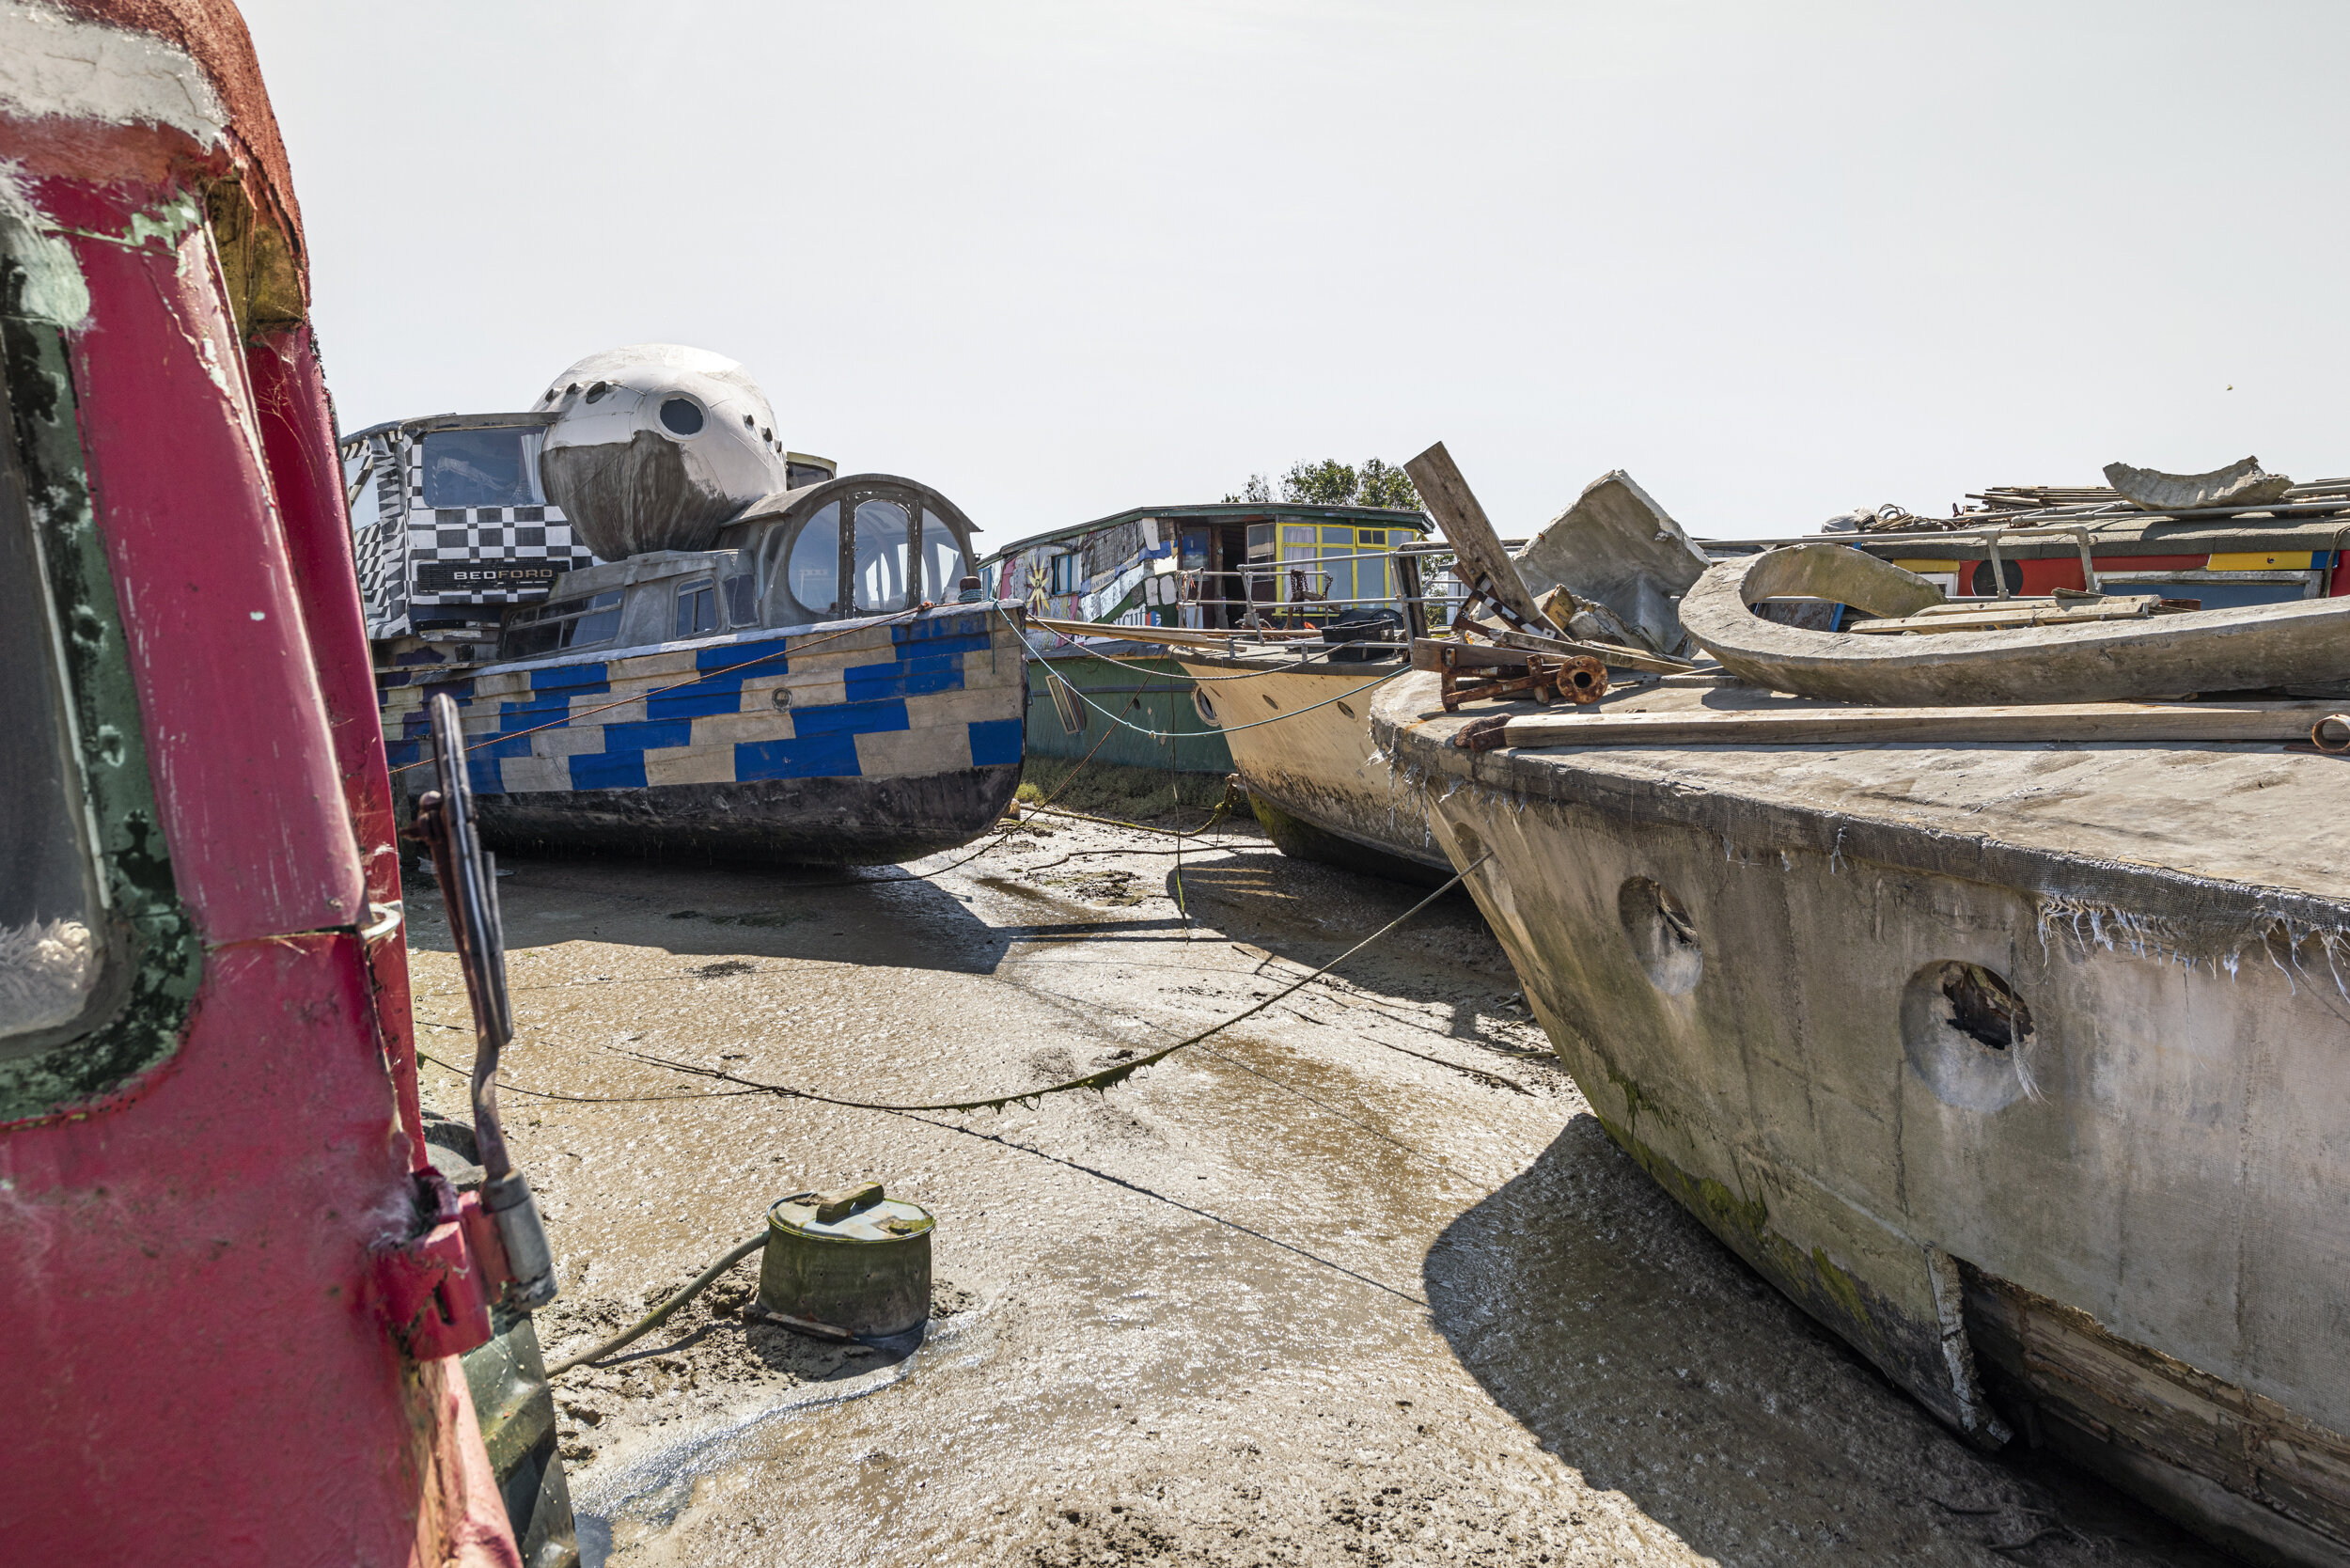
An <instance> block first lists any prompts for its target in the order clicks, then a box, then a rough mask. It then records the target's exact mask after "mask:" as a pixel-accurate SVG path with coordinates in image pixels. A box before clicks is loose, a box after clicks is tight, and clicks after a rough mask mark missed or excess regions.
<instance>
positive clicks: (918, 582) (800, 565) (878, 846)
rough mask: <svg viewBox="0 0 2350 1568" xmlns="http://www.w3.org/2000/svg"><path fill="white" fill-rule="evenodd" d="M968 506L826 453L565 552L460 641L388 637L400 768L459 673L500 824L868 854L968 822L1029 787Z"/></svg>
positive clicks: (1016, 657)
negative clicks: (796, 483) (675, 541)
mask: <svg viewBox="0 0 2350 1568" xmlns="http://www.w3.org/2000/svg"><path fill="white" fill-rule="evenodd" d="M970 531H971V530H970V525H969V523H968V521H967V520H966V519H965V518H964V516H963V514H962V512H961V511H960V510H957V509H956V508H954V507H953V506H952V504H951V503H949V502H948V501H947V500H946V499H945V498H944V497H943V496H941V495H939V494H938V493H937V492H935V491H933V490H932V489H931V488H930V487H928V486H926V485H921V484H918V483H916V482H915V481H912V480H908V479H901V478H893V477H890V476H885V475H858V476H852V477H849V478H838V479H834V478H827V479H825V480H823V481H822V482H820V483H816V484H812V485H807V486H803V487H801V488H799V489H796V490H791V491H787V492H782V493H778V494H775V495H771V496H768V497H766V498H764V499H762V500H760V501H759V502H757V503H755V504H753V505H752V506H750V507H749V508H748V509H746V510H744V513H743V514H742V515H741V516H740V517H738V518H736V519H735V520H734V521H732V522H730V523H729V524H727V525H725V526H724V527H723V528H722V529H720V530H719V533H718V537H717V540H716V541H715V544H716V547H715V548H713V549H707V550H652V551H646V552H642V553H639V554H636V555H633V556H630V557H626V558H625V559H621V560H618V561H610V562H603V563H599V564H596V565H593V566H589V567H586V568H580V569H574V570H572V571H568V572H563V573H561V574H560V576H559V579H558V581H557V583H556V587H555V588H553V590H552V591H551V592H550V593H549V594H548V596H547V597H546V598H545V599H544V600H543V601H541V602H539V603H536V604H524V605H516V606H513V607H511V608H509V609H507V610H506V611H505V612H504V619H503V623H502V625H501V627H500V630H499V635H498V640H497V642H496V644H495V645H494V649H493V650H491V649H478V650H476V651H475V657H473V658H471V659H468V660H462V661H460V660H451V659H450V658H449V657H448V655H447V651H445V650H444V649H440V648H434V647H432V646H430V645H424V644H413V643H412V644H411V645H408V646H406V647H401V646H398V645H394V646H392V647H389V648H387V649H385V650H384V652H385V654H386V656H387V658H388V661H389V662H388V664H387V665H386V666H380V667H379V671H378V680H379V682H380V688H381V692H382V696H383V702H384V736H385V742H386V745H387V749H388V751H389V754H390V760H391V764H392V767H393V768H394V770H395V778H396V779H399V780H404V781H406V784H407V791H406V792H407V793H408V794H409V795H410V796H411V797H412V798H413V796H414V795H415V794H417V793H420V792H422V791H423V790H425V789H426V788H428V787H429V786H428V782H427V780H428V778H429V776H430V773H431V770H430V769H429V768H427V767H419V766H415V764H417V763H420V762H425V761H428V760H429V757H430V741H429V740H428V739H427V736H428V734H429V729H428V724H427V719H426V713H425V704H426V702H427V701H428V699H429V698H430V697H431V695H432V694H435V693H438V692H447V693H448V694H449V695H450V696H451V697H452V698H455V700H456V702H457V704H458V707H459V710H460V713H461V714H462V718H463V722H464V729H465V734H466V738H467V742H468V745H469V751H468V754H467V759H466V760H467V764H468V767H469V769H470V773H471V777H472V782H473V787H474V791H475V797H476V803H477V807H478V812H479V818H480V823H481V828H482V831H483V834H484V836H485V837H486V838H487V839H490V841H491V842H493V843H494V844H496V845H498V846H499V847H501V848H509V849H524V850H588V851H627V852H631V853H639V854H686V855H712V856H716V855H728V856H729V857H741V856H748V857H753V858H761V859H770V860H781V861H792V862H803V863H813V864H841V865H870V864H883V863H887V862H892V861H899V860H904V859H909V858H912V857H915V856H917V855H925V854H930V853H932V852H935V851H938V850H943V849H949V848H952V847H954V846H956V845H958V844H962V843H965V842H967V841H969V840H970V839H973V838H975V837H977V836H978V835H979V833H981V832H983V831H984V830H985V829H987V828H988V827H989V826H990V825H991V824H993V823H995V821H996V820H997V819H998V818H999V817H1000V816H1001V814H1002V812H1003V810H1004V808H1005V807H1006V806H1007V805H1008V804H1009V803H1010V801H1011V795H1012V792H1013V791H1014V790H1016V789H1017V788H1018V787H1019V782H1020V772H1021V761H1022V727H1023V721H1024V715H1025V710H1026V676H1025V670H1026V653H1027V649H1026V644H1025V642H1024V640H1023V619H1024V618H1023V615H1022V612H1021V609H1020V607H1019V606H1017V605H1014V604H997V603H995V602H993V601H988V600H984V599H981V598H980V597H979V588H978V584H977V580H976V579H972V578H966V577H965V576H964V572H965V571H966V567H965V565H964V563H965V562H967V561H968V560H969V559H970V553H969V535H970ZM843 611H846V612H848V613H846V614H843V613H841V612H843ZM826 612H831V613H830V614H827V613H826ZM402 768H406V769H407V770H408V771H407V772H405V773H400V772H399V771H398V770H400V769H402Z"/></svg>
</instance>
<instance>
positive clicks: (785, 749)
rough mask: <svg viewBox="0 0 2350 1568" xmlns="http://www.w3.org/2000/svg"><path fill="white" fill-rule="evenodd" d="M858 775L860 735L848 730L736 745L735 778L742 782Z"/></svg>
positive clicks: (738, 743) (852, 776)
mask: <svg viewBox="0 0 2350 1568" xmlns="http://www.w3.org/2000/svg"><path fill="white" fill-rule="evenodd" d="M795 722H796V718H795ZM857 776H858V771H857V761H856V737H855V736H854V735H853V734H850V733H848V732H846V731H839V732H836V733H831V734H819V735H803V736H800V737H798V738H796V739H794V740H789V741H739V742H737V743H736V744H735V747H734V777H735V780H736V782H738V783H748V782H749V781H750V780H752V779H755V778H855V777H857Z"/></svg>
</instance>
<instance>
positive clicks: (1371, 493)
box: [1355, 458, 1420, 511]
mask: <svg viewBox="0 0 2350 1568" xmlns="http://www.w3.org/2000/svg"><path fill="white" fill-rule="evenodd" d="M1355 505H1356V506H1358V507H1383V508H1385V509H1386V510H1388V511H1418V510H1420V506H1419V487H1418V485H1416V484H1414V483H1413V482H1412V476H1410V475H1409V474H1406V473H1405V472H1403V470H1402V469H1401V468H1390V467H1388V466H1387V464H1386V463H1382V462H1380V461H1379V460H1378V459H1377V458H1372V459H1371V461H1370V462H1369V463H1364V464H1363V478H1362V482H1361V483H1360V484H1359V485H1357V486H1356V487H1355Z"/></svg>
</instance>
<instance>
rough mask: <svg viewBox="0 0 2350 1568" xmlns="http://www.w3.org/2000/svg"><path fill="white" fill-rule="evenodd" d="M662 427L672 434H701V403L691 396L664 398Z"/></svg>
mask: <svg viewBox="0 0 2350 1568" xmlns="http://www.w3.org/2000/svg"><path fill="white" fill-rule="evenodd" d="M661 428H662V429H663V430H665V431H668V432H669V433H670V434H671V435H699V434H701V432H702V409H701V404H699V403H697V402H696V401H695V400H693V399H691V398H667V399H664V400H663V401H662V404H661Z"/></svg>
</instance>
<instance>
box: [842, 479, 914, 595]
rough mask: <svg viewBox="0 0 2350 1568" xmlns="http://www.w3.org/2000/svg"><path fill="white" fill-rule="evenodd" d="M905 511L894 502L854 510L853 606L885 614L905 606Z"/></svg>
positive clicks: (868, 503)
mask: <svg viewBox="0 0 2350 1568" xmlns="http://www.w3.org/2000/svg"><path fill="white" fill-rule="evenodd" d="M906 530H907V518H906V509H905V508H903V507H901V506H900V505H899V504H898V503H897V502H895V501H859V502H858V503H857V507H856V575H855V579H854V581H855V583H856V607H857V608H858V609H860V610H869V611H873V612H877V613H883V614H886V613H887V612H889V611H891V610H902V609H904V608H905V607H906V575H907V574H906V545H907V543H908V540H907V537H906Z"/></svg>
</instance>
